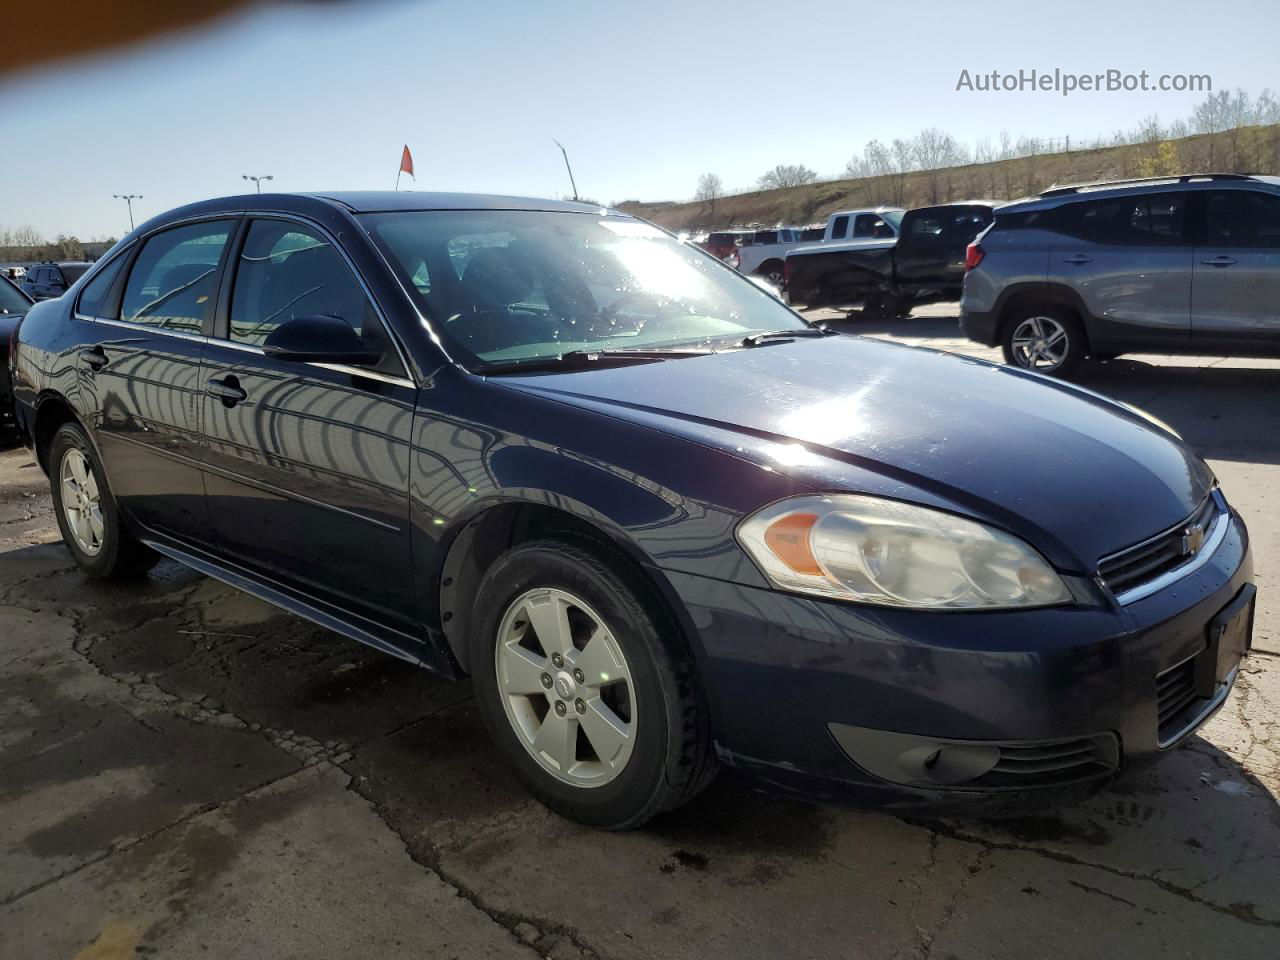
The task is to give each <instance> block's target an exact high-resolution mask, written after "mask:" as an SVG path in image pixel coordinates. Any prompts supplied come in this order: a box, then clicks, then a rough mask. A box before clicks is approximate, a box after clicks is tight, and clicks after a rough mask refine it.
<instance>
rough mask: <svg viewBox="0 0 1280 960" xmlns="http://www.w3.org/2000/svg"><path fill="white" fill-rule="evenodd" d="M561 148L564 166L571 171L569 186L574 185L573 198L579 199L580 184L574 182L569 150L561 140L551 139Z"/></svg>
mask: <svg viewBox="0 0 1280 960" xmlns="http://www.w3.org/2000/svg"><path fill="white" fill-rule="evenodd" d="M551 142H552V143H554V144H555V145H556V146H557V147H559V148H560V153H561V154H563V155H564V168H565V169H566V170H568V171H569V186H571V187H573V199H575V200H577V199H578V185H577V184H576V183H574V182H573V167H571V166H569V152H568V151H567V150H565V148H564V144H563V143H561V142H560V141H559V140H555V139H553V140H552V141H551Z"/></svg>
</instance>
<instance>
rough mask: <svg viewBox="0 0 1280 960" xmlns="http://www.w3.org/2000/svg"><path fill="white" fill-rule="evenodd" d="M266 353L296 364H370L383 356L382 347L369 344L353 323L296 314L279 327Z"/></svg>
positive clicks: (263, 345)
mask: <svg viewBox="0 0 1280 960" xmlns="http://www.w3.org/2000/svg"><path fill="white" fill-rule="evenodd" d="M262 352H263V353H265V354H266V355H267V356H268V357H274V358H275V359H277V360H292V361H294V362H296V363H349V364H353V365H356V366H360V365H364V366H368V365H371V364H375V363H377V362H378V361H379V360H381V359H382V351H381V350H373V349H371V348H369V347H368V346H366V345H365V343H364V341H362V340H361V339H360V337H359V335H358V334H357V333H356V332H355V331H354V330H352V329H351V326H350V325H349V324H348V323H347V322H346V321H345V320H340V319H339V318H337V317H325V316H314V317H295V318H294V319H292V320H286V321H285V322H284V323H282V324H280V326H278V327H276V328H275V329H274V330H273V331H271V334H270V335H269V336H268V337H267V339H266V342H264V343H263V344H262Z"/></svg>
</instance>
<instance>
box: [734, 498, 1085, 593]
mask: <svg viewBox="0 0 1280 960" xmlns="http://www.w3.org/2000/svg"><path fill="white" fill-rule="evenodd" d="M738 539H739V541H740V542H741V543H742V545H743V547H745V548H746V550H747V552H748V553H749V554H750V555H751V556H752V558H753V559H754V560H755V561H756V563H758V564H759V565H760V567H761V569H762V570H763V571H764V573H765V575H766V576H767V577H768V578H769V579H770V580H772V581H773V583H774V584H775V585H776V586H778V587H781V588H782V589H784V590H796V591H799V592H801V593H814V594H819V595H821V596H824V597H832V598H835V599H840V600H856V601H858V602H860V603H878V604H884V605H887V606H895V607H927V608H930V609H937V610H967V609H973V608H978V607H982V608H996V607H1043V606H1048V605H1050V604H1054V603H1062V602H1064V601H1066V600H1069V599H1070V598H1071V594H1070V592H1069V591H1068V590H1067V587H1066V585H1065V584H1064V583H1063V582H1062V579H1061V578H1060V577H1059V576H1058V575H1057V574H1056V573H1055V572H1054V571H1053V568H1052V567H1050V566H1049V564H1048V563H1046V562H1045V560H1044V558H1043V557H1041V556H1040V554H1038V553H1037V552H1036V551H1035V550H1033V549H1032V548H1031V547H1029V546H1028V545H1027V544H1025V543H1023V542H1022V541H1021V540H1019V539H1018V538H1017V537H1012V536H1010V535H1009V534H1007V533H1002V532H1000V531H999V530H993V529H991V528H990V527H986V526H983V525H982V524H980V523H975V522H974V521H972V520H966V519H964V518H963V517H957V516H954V515H952V514H949V513H942V512H941V511H938V510H929V509H927V508H925V507H917V506H913V505H911V504H909V503H899V502H898V501H895V500H881V499H879V498H877V497H869V496H862V495H858V494H832V495H830V496H816V497H794V498H792V499H790V500H783V501H782V502H780V503H775V504H773V505H772V506H770V507H765V508H764V509H763V510H760V511H758V512H757V513H754V514H752V515H751V516H750V517H748V518H747V519H746V520H745V521H743V523H742V525H741V526H740V527H739V528H738Z"/></svg>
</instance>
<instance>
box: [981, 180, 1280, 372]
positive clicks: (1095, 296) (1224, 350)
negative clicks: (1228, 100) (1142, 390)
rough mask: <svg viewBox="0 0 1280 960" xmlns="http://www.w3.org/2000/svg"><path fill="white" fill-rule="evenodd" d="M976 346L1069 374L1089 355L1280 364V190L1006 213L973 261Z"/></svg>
mask: <svg viewBox="0 0 1280 960" xmlns="http://www.w3.org/2000/svg"><path fill="white" fill-rule="evenodd" d="M968 263H969V271H968V273H967V274H966V276H965V279H964V296H963V297H962V299H961V301H960V309H961V320H960V323H961V327H962V329H963V330H964V332H965V333H966V335H968V336H969V337H970V338H971V339H973V340H977V341H979V342H981V343H985V344H987V345H989V346H995V345H996V344H999V345H1000V346H1001V347H1002V348H1003V350H1004V356H1005V361H1006V362H1007V363H1011V364H1015V365H1016V366H1020V367H1026V368H1028V369H1032V370H1038V371H1040V372H1041V373H1053V374H1067V373H1070V372H1071V371H1072V370H1073V369H1075V367H1076V366H1078V365H1079V363H1080V362H1081V361H1082V360H1083V359H1084V358H1085V357H1086V356H1088V355H1090V354H1094V355H1097V356H1103V357H1107V356H1115V355H1117V354H1121V353H1194V354H1202V355H1223V356H1275V355H1277V354H1280V307H1277V304H1278V303H1280V178H1278V177H1254V176H1246V175H1241V174H1205V175H1188V176H1182V177H1161V178H1155V179H1151V180H1123V181H1113V182H1109V183H1096V184H1085V185H1081V186H1068V187H1058V188H1055V189H1051V190H1046V191H1044V192H1043V193H1041V194H1040V195H1039V196H1038V197H1035V198H1033V199H1031V200H1026V201H1020V202H1018V203H1014V204H1010V205H1009V206H1007V207H1002V208H1000V210H998V211H997V212H996V218H995V222H994V223H992V225H991V227H990V228H989V229H988V230H987V231H986V232H985V233H983V234H982V235H981V236H980V237H979V238H978V239H977V241H976V242H975V243H974V244H973V246H972V247H970V249H969V252H968Z"/></svg>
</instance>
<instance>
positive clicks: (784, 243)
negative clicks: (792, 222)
mask: <svg viewBox="0 0 1280 960" xmlns="http://www.w3.org/2000/svg"><path fill="white" fill-rule="evenodd" d="M802 233H803V231H801V230H800V229H798V228H796V229H793V228H791V227H778V228H777V229H776V230H757V231H756V232H755V233H754V234H748V235H746V236H745V237H743V238H742V242H741V243H740V244H739V246H738V247H736V248H735V249H733V250H732V251H730V252H729V255H728V256H726V257H725V258H724V261H725V263H727V264H729V266H731V267H736V268H737V269H738V272H739V273H745V274H746V275H747V276H749V277H760V278H761V279H762V280H765V281H767V282H768V283H771V284H773V285H774V286H775V287H781V286H782V263H783V260H784V259H785V258H786V256H787V251H788V250H790V249H791V248H792V247H798V246H800V244H801V243H803V242H804V241H803V240H802V239H801V234H802Z"/></svg>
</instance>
